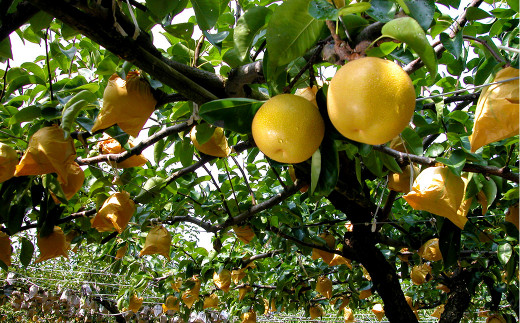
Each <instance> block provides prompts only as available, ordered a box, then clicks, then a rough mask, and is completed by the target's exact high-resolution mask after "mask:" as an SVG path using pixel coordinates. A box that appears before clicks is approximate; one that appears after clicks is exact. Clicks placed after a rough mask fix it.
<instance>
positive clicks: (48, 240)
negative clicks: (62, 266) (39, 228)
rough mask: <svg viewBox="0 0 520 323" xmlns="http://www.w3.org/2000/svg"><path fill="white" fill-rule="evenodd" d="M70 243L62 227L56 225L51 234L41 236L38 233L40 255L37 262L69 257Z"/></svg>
mask: <svg viewBox="0 0 520 323" xmlns="http://www.w3.org/2000/svg"><path fill="white" fill-rule="evenodd" d="M68 248H69V244H68V243H67V240H66V238H65V235H64V234H63V231H62V230H61V228H60V227H58V226H55V227H54V230H53V232H52V233H51V234H49V235H48V236H46V237H41V236H40V235H39V234H38V249H39V250H40V257H39V258H38V259H37V260H36V263H39V262H42V261H45V260H48V259H52V258H56V257H59V256H63V257H65V258H68V257H69V256H68V254H67V249H68Z"/></svg>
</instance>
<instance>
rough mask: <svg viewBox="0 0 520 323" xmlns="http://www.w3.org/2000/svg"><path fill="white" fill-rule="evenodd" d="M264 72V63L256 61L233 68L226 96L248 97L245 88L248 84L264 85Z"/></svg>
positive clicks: (227, 82) (229, 75) (227, 83)
mask: <svg viewBox="0 0 520 323" xmlns="http://www.w3.org/2000/svg"><path fill="white" fill-rule="evenodd" d="M264 82H265V78H264V71H263V63H262V61H256V62H253V63H249V64H246V65H242V66H239V67H235V68H233V69H232V70H231V71H229V74H228V79H227V81H226V95H228V96H229V97H231V98H241V97H246V96H247V95H246V89H245V86H246V85H247V84H254V83H264Z"/></svg>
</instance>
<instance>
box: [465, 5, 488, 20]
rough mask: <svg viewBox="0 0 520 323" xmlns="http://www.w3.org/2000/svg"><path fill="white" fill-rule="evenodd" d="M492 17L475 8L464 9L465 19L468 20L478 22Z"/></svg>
mask: <svg viewBox="0 0 520 323" xmlns="http://www.w3.org/2000/svg"><path fill="white" fill-rule="evenodd" d="M490 17H493V16H492V15H491V14H490V13H489V12H487V11H484V10H482V9H480V8H477V7H469V8H467V9H466V18H467V19H468V20H480V19H485V18H490Z"/></svg>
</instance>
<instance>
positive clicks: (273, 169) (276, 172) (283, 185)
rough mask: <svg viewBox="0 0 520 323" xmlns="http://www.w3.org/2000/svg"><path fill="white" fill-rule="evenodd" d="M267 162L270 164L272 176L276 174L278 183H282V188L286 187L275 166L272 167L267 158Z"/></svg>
mask: <svg viewBox="0 0 520 323" xmlns="http://www.w3.org/2000/svg"><path fill="white" fill-rule="evenodd" d="M267 163H268V164H269V166H271V170H272V171H273V173H274V176H276V178H277V179H278V182H280V185H282V187H283V189H284V190H285V189H287V185H285V183H284V182H283V181H282V178H281V177H280V174H279V173H278V171H277V170H276V168H274V167H273V164H271V161H270V160H269V159H267Z"/></svg>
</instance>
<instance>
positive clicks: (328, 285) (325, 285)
mask: <svg viewBox="0 0 520 323" xmlns="http://www.w3.org/2000/svg"><path fill="white" fill-rule="evenodd" d="M316 291H317V292H318V293H320V294H321V295H322V296H323V297H326V298H329V299H330V298H331V297H332V281H331V280H330V279H329V278H328V277H327V276H320V277H318V281H317V282H316Z"/></svg>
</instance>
